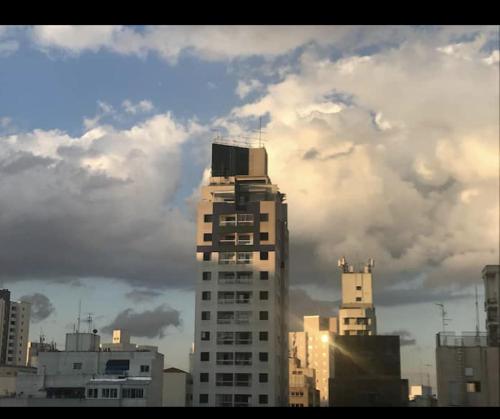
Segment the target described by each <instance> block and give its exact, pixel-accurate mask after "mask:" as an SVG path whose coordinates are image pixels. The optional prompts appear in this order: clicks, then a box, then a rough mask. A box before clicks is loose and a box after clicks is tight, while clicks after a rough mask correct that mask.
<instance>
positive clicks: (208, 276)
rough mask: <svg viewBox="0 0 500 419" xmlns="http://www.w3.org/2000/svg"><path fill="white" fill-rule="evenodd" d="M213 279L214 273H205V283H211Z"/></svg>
mask: <svg viewBox="0 0 500 419" xmlns="http://www.w3.org/2000/svg"><path fill="white" fill-rule="evenodd" d="M211 279H212V272H203V281H210V280H211Z"/></svg>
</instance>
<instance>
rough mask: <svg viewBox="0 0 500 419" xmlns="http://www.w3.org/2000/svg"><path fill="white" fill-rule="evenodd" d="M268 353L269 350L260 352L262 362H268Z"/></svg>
mask: <svg viewBox="0 0 500 419" xmlns="http://www.w3.org/2000/svg"><path fill="white" fill-rule="evenodd" d="M268 358H269V357H268V354H267V352H259V361H260V362H267V360H268Z"/></svg>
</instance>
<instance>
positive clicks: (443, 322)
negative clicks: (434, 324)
mask: <svg viewBox="0 0 500 419" xmlns="http://www.w3.org/2000/svg"><path fill="white" fill-rule="evenodd" d="M435 304H436V305H437V306H439V307H441V322H442V327H443V332H445V331H446V326H447V325H448V323H446V321H447V320H451V319H448V318H446V315H447V314H448V313H447V312H446V310H445V308H444V304H442V303H435Z"/></svg>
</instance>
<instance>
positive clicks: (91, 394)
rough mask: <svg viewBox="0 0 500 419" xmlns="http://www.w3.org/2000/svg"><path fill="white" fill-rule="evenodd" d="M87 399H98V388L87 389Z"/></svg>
mask: <svg viewBox="0 0 500 419" xmlns="http://www.w3.org/2000/svg"><path fill="white" fill-rule="evenodd" d="M87 399H97V389H96V388H89V389H87Z"/></svg>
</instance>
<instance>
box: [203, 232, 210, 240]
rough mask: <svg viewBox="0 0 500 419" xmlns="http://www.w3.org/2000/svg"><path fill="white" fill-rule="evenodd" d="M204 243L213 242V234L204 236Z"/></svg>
mask: <svg viewBox="0 0 500 419" xmlns="http://www.w3.org/2000/svg"><path fill="white" fill-rule="evenodd" d="M203 241H204V242H211V241H212V234H211V233H205V234H203Z"/></svg>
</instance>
